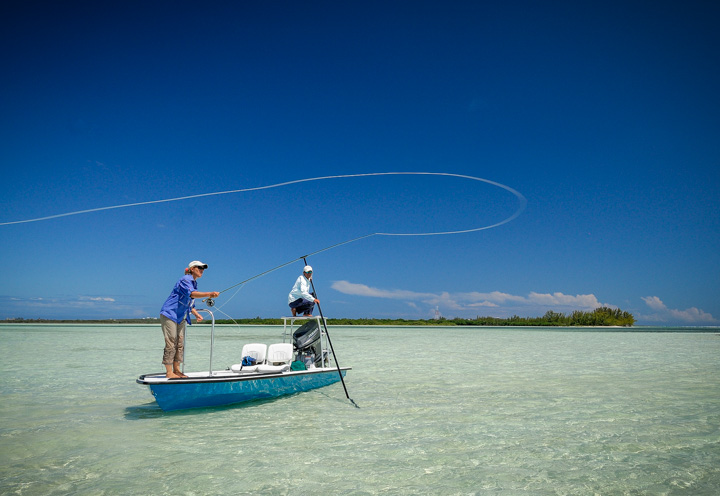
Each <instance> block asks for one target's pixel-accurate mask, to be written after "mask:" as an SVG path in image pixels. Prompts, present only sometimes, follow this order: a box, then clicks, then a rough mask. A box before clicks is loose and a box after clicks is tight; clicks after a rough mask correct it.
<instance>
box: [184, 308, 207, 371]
mask: <svg viewBox="0 0 720 496" xmlns="http://www.w3.org/2000/svg"><path fill="white" fill-rule="evenodd" d="M197 311H198V312H207V313H209V314H210V317H211V318H212V326H211V327H210V366H209V369H208V375H209V376H212V374H213V369H212V360H213V348H214V347H215V314H213V313H212V312H211V311H210V310H209V309H207V308H200V309H197ZM187 328H188V326H187V325H186V326H185V329H184V330H183V343H184V344H183V363H182V369H181V370H182V372H183V374H184V373H185V356H186V355H187V339H186V338H187Z"/></svg>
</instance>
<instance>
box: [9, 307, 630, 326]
mask: <svg viewBox="0 0 720 496" xmlns="http://www.w3.org/2000/svg"><path fill="white" fill-rule="evenodd" d="M159 321H160V320H159V319H156V318H145V319H107V320H49V319H34V320H33V319H22V318H18V319H8V320H6V321H5V322H6V323H13V324H16V323H27V324H31V323H61V324H66V323H67V324H72V323H82V324H155V323H158V322H159ZM210 323H211V320H210V319H205V320H204V321H202V322H201V323H200V324H210ZM215 323H216V324H241V325H282V323H283V320H282V319H262V318H260V317H255V318H254V319H220V320H216V321H215ZM327 323H328V325H338V326H350V325H361V326H362V325H368V326H369V325H374V326H495V327H498V326H575V327H592V326H597V327H602V326H621V327H631V326H632V325H633V324H635V317H633V315H632V314H631V313H628V312H623V311H622V310H620V309H619V308H608V307H600V308H596V309H595V310H593V311H592V312H583V311H580V310H576V311H574V312H572V313H571V314H564V313H558V312H553V311H552V310H549V311H548V312H546V313H545V315H543V316H542V317H518V316H517V315H513V316H512V317H509V318H498V317H479V316H478V317H476V318H474V319H460V318H455V319H445V318H440V319H428V320H425V319H417V320H407V319H327Z"/></svg>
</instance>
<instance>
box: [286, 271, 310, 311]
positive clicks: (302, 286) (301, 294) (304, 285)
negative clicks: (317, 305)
mask: <svg viewBox="0 0 720 496" xmlns="http://www.w3.org/2000/svg"><path fill="white" fill-rule="evenodd" d="M298 298H302V299H303V300H308V301H315V297H314V296H313V295H311V294H310V281H309V280H308V278H307V277H305V275H304V274H300V277H298V278H297V281H295V285H294V286H293V287H292V290H291V291H290V294H289V295H288V305H289V304H290V303H292V302H293V301H295V300H297V299H298Z"/></svg>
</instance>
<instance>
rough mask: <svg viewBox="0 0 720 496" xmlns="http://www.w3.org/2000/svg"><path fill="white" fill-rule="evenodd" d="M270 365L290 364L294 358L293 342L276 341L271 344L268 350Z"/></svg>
mask: <svg viewBox="0 0 720 496" xmlns="http://www.w3.org/2000/svg"><path fill="white" fill-rule="evenodd" d="M266 360H267V364H268V365H283V364H285V363H287V364H289V363H290V362H292V360H293V345H292V343H275V344H271V345H270V347H269V348H268V351H267V358H266Z"/></svg>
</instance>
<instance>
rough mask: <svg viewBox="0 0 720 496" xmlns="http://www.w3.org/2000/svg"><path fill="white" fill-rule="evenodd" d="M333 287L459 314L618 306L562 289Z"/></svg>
mask: <svg viewBox="0 0 720 496" xmlns="http://www.w3.org/2000/svg"><path fill="white" fill-rule="evenodd" d="M332 288H333V289H335V290H336V291H339V292H340V293H343V294H347V295H354V296H365V297H371V298H383V299H391V300H405V301H408V302H412V303H411V304H412V305H414V306H415V307H417V303H418V302H420V303H423V304H425V305H426V306H429V307H433V308H434V307H436V306H437V307H440V308H441V309H444V310H445V311H446V312H447V311H451V312H455V313H456V314H462V313H465V314H468V315H469V314H472V313H475V314H476V312H478V311H479V309H482V308H487V309H494V310H496V312H495V313H498V312H500V313H504V314H507V315H510V314H511V313H513V312H520V311H523V312H524V313H526V314H532V313H536V314H543V313H545V312H546V311H547V310H555V311H565V312H567V311H574V310H585V311H588V310H594V309H595V308H599V307H602V306H607V307H611V308H615V306H614V305H609V304H607V303H600V302H599V301H598V299H597V297H596V296H595V295H593V294H585V295H566V294H564V293H560V292H555V293H536V292H531V293H530V294H529V295H527V296H520V295H513V294H509V293H503V292H500V291H492V292H489V293H481V292H477V291H473V292H467V293H450V292H447V291H444V292H441V293H420V292H415V291H408V290H400V289H380V288H373V287H370V286H367V285H365V284H357V283H351V282H349V281H335V282H334V283H333V284H332Z"/></svg>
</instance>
